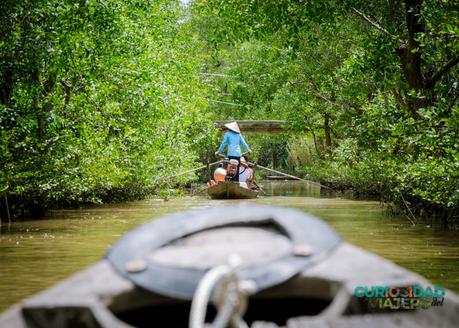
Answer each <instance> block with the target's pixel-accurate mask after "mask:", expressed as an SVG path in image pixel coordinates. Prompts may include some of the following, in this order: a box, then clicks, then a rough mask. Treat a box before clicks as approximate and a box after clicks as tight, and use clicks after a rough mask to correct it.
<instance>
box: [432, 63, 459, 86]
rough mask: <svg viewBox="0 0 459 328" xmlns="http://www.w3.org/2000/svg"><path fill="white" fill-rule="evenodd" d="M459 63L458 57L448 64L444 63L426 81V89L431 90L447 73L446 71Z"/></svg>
mask: <svg viewBox="0 0 459 328" xmlns="http://www.w3.org/2000/svg"><path fill="white" fill-rule="evenodd" d="M458 63H459V57H457V58H454V59H451V60H450V61H449V62H447V63H446V65H445V66H443V67H442V68H441V69H440V70H439V71H438V72H437V73H435V74H434V75H433V76H432V77H431V78H430V79H429V80H428V81H427V88H432V87H433V86H434V85H435V83H437V82H438V80H440V78H441V77H442V76H443V75H445V74H446V73H448V71H449V70H450V69H451V68H453V67H454V66H456V65H457V64H458Z"/></svg>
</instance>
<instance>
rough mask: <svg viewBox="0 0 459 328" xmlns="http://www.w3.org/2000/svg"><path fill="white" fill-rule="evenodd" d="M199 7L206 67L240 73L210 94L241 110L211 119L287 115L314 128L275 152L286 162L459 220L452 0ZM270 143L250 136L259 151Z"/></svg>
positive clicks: (297, 127)
mask: <svg viewBox="0 0 459 328" xmlns="http://www.w3.org/2000/svg"><path fill="white" fill-rule="evenodd" d="M191 12H192V14H193V15H192V16H193V20H194V23H195V24H194V26H197V31H198V33H200V35H201V37H202V38H203V39H204V40H206V42H207V53H208V60H207V65H206V68H207V69H208V71H210V72H213V73H224V74H228V75H231V76H233V78H231V79H222V80H219V81H218V82H216V81H212V83H210V86H211V92H213V93H214V97H218V96H219V95H221V94H225V97H226V98H225V101H227V102H235V103H237V104H240V105H242V107H238V108H236V109H234V108H228V107H224V106H223V105H212V106H211V107H210V109H211V110H212V111H213V113H214V115H216V116H218V115H221V116H222V118H238V119H257V118H258V119H259V118H263V119H287V120H288V121H289V123H290V128H291V130H292V132H295V133H298V132H303V133H305V135H303V136H301V135H297V136H295V137H293V138H290V140H288V141H287V142H286V143H284V144H283V146H282V147H285V149H284V150H283V151H282V150H279V149H278V150H277V151H278V152H279V151H280V153H283V154H288V155H287V156H286V157H287V158H285V161H283V163H284V165H285V167H288V168H290V169H292V170H297V171H302V172H304V174H305V175H306V176H307V177H309V178H312V179H317V180H320V181H322V182H326V183H329V184H332V185H334V186H335V187H336V188H351V189H354V191H355V192H356V193H357V194H361V195H366V196H368V195H371V196H374V197H379V198H383V199H385V200H388V201H394V202H396V203H398V204H401V205H403V207H405V205H406V204H409V205H412V207H413V209H420V208H422V209H423V210H426V209H431V210H432V211H439V212H442V213H447V214H446V215H447V216H448V215H452V216H457V215H458V213H459V189H458V185H459V176H458V172H459V170H458V165H459V160H458V149H459V144H458V140H459V120H458V109H457V108H458V99H459V87H458V85H459V84H458V83H459V75H458V70H457V64H458V62H459V48H458V46H457V45H458V44H459V42H458V39H459V34H458V33H459V31H458V29H457V26H459V24H458V23H459V20H458V19H459V13H458V7H457V5H455V4H454V1H444V0H435V1H421V0H413V1H402V0H391V1H370V2H368V1H360V0H346V1H282V2H279V1H269V0H268V1H250V0H232V1H225V2H221V1H213V0H205V1H204V0H202V1H201V0H196V1H194V2H193V8H192V11H191ZM268 140H270V138H254V139H253V142H254V145H253V148H255V149H257V151H259V152H263V153H260V154H257V156H258V157H259V158H262V157H269V156H268V155H267V154H268V153H269V152H270V149H269V148H268V147H265V146H264V145H267V144H270V143H271V144H273V142H272V141H270V142H268ZM278 144H279V143H278ZM279 145H280V144H279ZM271 164H272V163H271ZM448 213H449V214H448ZM451 213H452V214H451ZM442 215H443V214H442Z"/></svg>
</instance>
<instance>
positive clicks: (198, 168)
mask: <svg viewBox="0 0 459 328" xmlns="http://www.w3.org/2000/svg"><path fill="white" fill-rule="evenodd" d="M221 162H223V160H220V161H216V162H213V163H210V164H206V165H203V166H200V167H197V168H195V169H191V170H188V171H185V172H182V173H179V174H175V175H169V176H167V177H162V178H159V179H170V178H176V177H179V176H181V175H184V174H187V173H191V172H194V171H198V170H202V169H204V168H206V167H210V166H213V165H216V164H220V163H221ZM159 179H158V180H159Z"/></svg>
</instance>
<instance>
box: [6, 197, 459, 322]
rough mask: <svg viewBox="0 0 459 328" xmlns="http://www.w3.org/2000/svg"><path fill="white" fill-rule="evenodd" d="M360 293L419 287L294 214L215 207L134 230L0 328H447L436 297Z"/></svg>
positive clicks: (448, 307) (458, 318) (457, 308)
mask: <svg viewBox="0 0 459 328" xmlns="http://www.w3.org/2000/svg"><path fill="white" fill-rule="evenodd" d="M235 253H236V254H238V255H239V260H238V261H239V263H238V264H237V263H236V264H234V263H235V261H233V262H232V263H233V264H231V261H230V264H228V258H231V257H232V256H233V257H234V255H233V254H235ZM407 256H408V255H407ZM233 260H234V259H233ZM219 275H220V276H221V277H223V279H221V280H218V279H217V278H218V277H220V276H219ZM216 277H217V278H216ZM212 284H214V286H215V285H216V287H212V289H210V287H209V286H212ZM362 286H388V287H390V288H392V289H393V288H395V287H407V286H420V287H422V288H425V290H427V288H428V286H430V283H429V282H428V281H427V280H426V279H424V278H423V277H421V276H419V275H417V274H415V273H412V272H410V271H408V270H406V269H404V268H401V267H399V266H397V265H395V264H394V263H392V262H390V261H387V260H385V259H383V258H381V257H379V256H376V255H374V254H372V253H370V252H367V251H365V250H363V249H360V248H358V247H356V246H353V245H350V244H348V243H346V242H344V241H342V240H341V238H340V237H339V236H338V235H337V234H336V232H334V231H333V230H332V229H331V228H330V227H329V226H328V225H326V224H325V223H323V222H322V221H320V220H319V219H316V218H314V217H311V216H309V215H307V214H304V213H302V212H299V211H295V210H290V209H285V208H275V207H266V206H263V207H262V206H247V205H245V206H229V207H228V206H221V207H220V206H219V207H216V208H211V209H202V210H192V211H190V212H187V213H181V214H174V215H171V216H167V217H164V218H161V219H155V220H152V221H151V222H149V223H146V224H144V225H142V226H140V227H139V228H137V229H135V230H134V231H132V232H130V233H128V234H126V235H125V236H123V237H122V238H120V240H119V241H118V242H117V243H116V244H115V245H114V246H113V247H112V248H111V249H110V250H109V251H108V253H107V255H106V256H105V258H104V259H103V260H101V261H100V262H98V263H97V264H95V265H93V266H91V267H89V268H88V269H86V270H84V271H82V272H79V273H77V274H75V275H74V276H72V277H70V278H68V279H66V280H65V281H63V282H61V283H59V284H58V285H56V286H55V287H52V288H51V289H49V290H46V291H44V292H42V293H40V294H38V295H35V296H32V297H30V298H29V299H27V300H25V301H23V302H22V303H20V304H17V305H14V306H13V307H12V308H10V309H9V310H7V311H6V312H5V313H3V314H2V315H0V327H8V328H25V327H27V328H36V327H47V328H54V327H86V328H93V327H111V328H121V327H123V328H126V327H168V328H175V327H193V328H195V327H203V322H204V320H206V321H208V322H210V321H212V320H214V319H215V320H217V319H218V318H219V319H222V318H224V319H225V318H228V317H231V319H232V320H233V319H234V320H243V321H245V322H246V324H247V325H246V326H245V327H251V328H276V327H277V328H279V327H284V328H306V327H324V328H325V327H327V328H329V327H394V328H395V327H457V322H459V298H458V296H457V295H455V294H453V293H452V292H450V291H448V290H446V294H445V295H444V299H443V300H442V301H441V305H442V306H430V307H429V308H428V309H422V308H419V309H416V310H405V309H391V308H387V307H383V308H378V307H372V306H370V303H369V302H367V300H368V299H362V298H359V297H357V296H356V293H355V291H356V290H357V289H358V288H361V287H362ZM392 289H391V290H392ZM211 291H213V293H211ZM210 295H213V297H214V299H213V302H214V303H213V304H214V305H207V302H208V300H207V299H206V298H205V297H207V296H210ZM230 296H231V297H230ZM410 300H412V298H409V299H407V301H410ZM228 304H229V306H232V308H231V309H230V310H231V311H229V312H228V311H224V310H228ZM406 304H409V303H408V302H407V303H406ZM245 305H248V306H245ZM190 312H191V314H190ZM216 313H218V314H216ZM222 313H223V314H228V316H226V317H225V315H221V314H222ZM199 320H201V321H199ZM233 322H235V321H233ZM238 322H239V323H241V321H238ZM238 326H239V327H243V326H242V325H238Z"/></svg>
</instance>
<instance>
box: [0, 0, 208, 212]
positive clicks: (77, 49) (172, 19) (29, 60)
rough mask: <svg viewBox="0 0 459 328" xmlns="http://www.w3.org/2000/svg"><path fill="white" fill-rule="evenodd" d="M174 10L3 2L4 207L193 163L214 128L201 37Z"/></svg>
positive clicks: (90, 193)
mask: <svg viewBox="0 0 459 328" xmlns="http://www.w3.org/2000/svg"><path fill="white" fill-rule="evenodd" d="M182 10H183V8H182V7H181V6H180V5H179V4H178V3H176V2H174V1H157V0H154V1H153V0H152V1H146V0H139V1H129V2H126V1H121V0H106V1H84V0H82V1H73V0H72V1H61V0H42V1H35V0H34V1H32V0H24V1H13V0H11V1H2V2H1V4H0V35H1V38H2V39H1V41H0V136H1V137H0V139H1V144H0V147H1V148H0V194H6V195H8V198H7V200H8V201H9V207H10V210H11V213H10V214H11V215H13V214H14V215H25V214H28V212H29V210H30V209H36V210H39V209H43V208H46V207H48V206H63V205H72V204H78V203H85V202H101V201H106V200H113V199H126V198H132V197H139V196H140V197H141V196H143V195H146V194H148V193H151V192H153V191H155V190H157V188H158V187H164V185H162V183H163V181H164V180H162V179H161V177H162V176H167V175H170V174H172V173H174V172H176V171H177V170H182V169H183V170H186V169H187V168H190V167H193V166H195V164H196V159H197V157H198V151H199V150H200V149H201V148H202V144H205V143H206V140H208V139H209V135H212V134H211V133H207V132H206V131H210V130H209V127H211V124H210V123H209V121H208V118H206V116H205V115H203V112H204V111H203V108H205V106H206V103H205V101H204V98H203V94H204V91H205V87H204V86H203V85H202V84H201V83H200V81H199V78H197V73H198V72H197V70H199V66H200V64H199V62H198V61H197V58H199V56H193V54H194V53H195V52H196V50H197V49H199V42H198V41H196V42H192V41H193V36H192V35H189V34H187V33H186V29H184V27H183V25H184V23H183V22H180V18H181V17H182V13H181V11H182ZM195 58H196V60H195ZM189 178H190V176H184V177H182V178H181V180H180V179H178V180H177V179H176V180H174V183H177V182H178V183H180V182H182V183H183V182H185V181H186V180H188V179H189ZM0 203H1V204H2V213H1V214H2V216H3V218H5V217H6V215H7V213H6V209H5V206H4V205H5V203H4V199H3V196H2V202H0Z"/></svg>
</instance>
